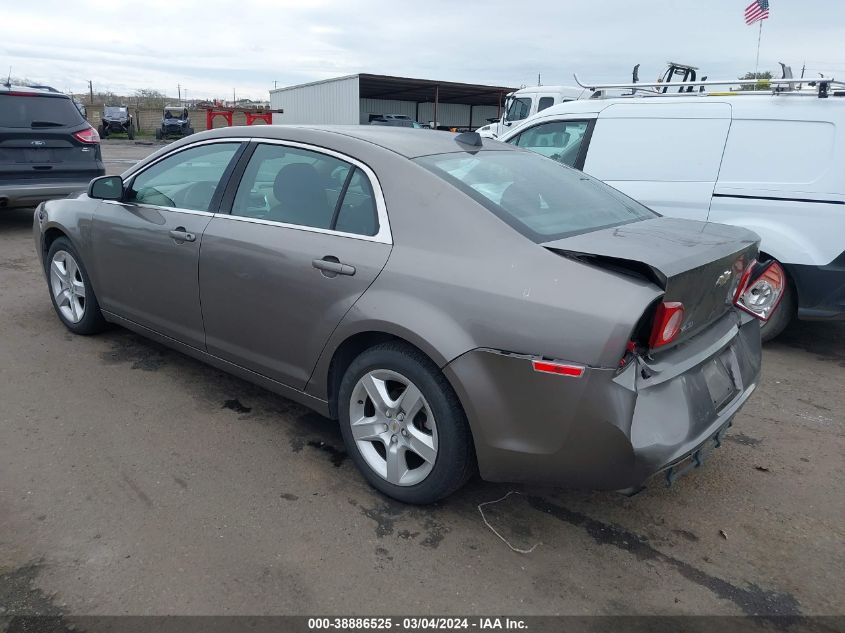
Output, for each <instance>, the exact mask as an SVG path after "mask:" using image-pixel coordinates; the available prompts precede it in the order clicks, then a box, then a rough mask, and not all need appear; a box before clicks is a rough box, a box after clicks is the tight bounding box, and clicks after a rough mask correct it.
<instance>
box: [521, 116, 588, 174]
mask: <svg viewBox="0 0 845 633" xmlns="http://www.w3.org/2000/svg"><path fill="white" fill-rule="evenodd" d="M587 125H588V122H587V121H552V122H550V123H542V124H540V125H535V126H534V127H532V128H530V129H528V130H525V131H524V132H523V133H522V134H520V135H519V136H517V137H515V138H513V139H511V140H509V141H508V142H509V143H511V144H513V145H518V146H519V147H524V148H525V149H530V150H531V151H533V152H537V153H538V154H542V155H543V156H545V157H546V158H551V159H553V160H556V161H557V162H559V163H563V164H564V165H568V166H569V167H574V166H576V162H577V161H578V158H579V156H580V155H581V147H582V145H583V144H584V139H585V138H586V133H587Z"/></svg>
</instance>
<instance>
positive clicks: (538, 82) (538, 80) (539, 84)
mask: <svg viewBox="0 0 845 633" xmlns="http://www.w3.org/2000/svg"><path fill="white" fill-rule="evenodd" d="M537 85H538V86H542V85H543V84H542V83H540V73H537Z"/></svg>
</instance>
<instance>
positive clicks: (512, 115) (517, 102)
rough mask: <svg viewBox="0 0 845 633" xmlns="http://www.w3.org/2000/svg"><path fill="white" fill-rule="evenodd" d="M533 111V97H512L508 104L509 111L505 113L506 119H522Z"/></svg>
mask: <svg viewBox="0 0 845 633" xmlns="http://www.w3.org/2000/svg"><path fill="white" fill-rule="evenodd" d="M529 112H531V98H530V97H519V98H518V99H512V100H511V102H510V103H509V104H508V111H507V112H506V113H505V120H506V121H522V119H524V118H526V117H527V116H528V113H529Z"/></svg>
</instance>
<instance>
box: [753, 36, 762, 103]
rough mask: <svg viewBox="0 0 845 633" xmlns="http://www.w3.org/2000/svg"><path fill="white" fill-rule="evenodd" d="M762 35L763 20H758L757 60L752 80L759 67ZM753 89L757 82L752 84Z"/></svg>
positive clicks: (755, 87) (755, 78)
mask: <svg viewBox="0 0 845 633" xmlns="http://www.w3.org/2000/svg"><path fill="white" fill-rule="evenodd" d="M762 37H763V20H760V29H759V30H758V31H757V61H756V62H754V80H755V81H756V80H757V79H758V77H757V72H758V70H759V69H760V39H761V38H762ZM754 90H757V84H756V83H755V84H754Z"/></svg>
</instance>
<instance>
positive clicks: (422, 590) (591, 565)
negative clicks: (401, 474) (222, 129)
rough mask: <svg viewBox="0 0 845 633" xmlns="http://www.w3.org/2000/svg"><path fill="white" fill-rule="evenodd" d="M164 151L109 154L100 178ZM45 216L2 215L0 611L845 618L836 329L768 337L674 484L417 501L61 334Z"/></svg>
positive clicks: (222, 384)
mask: <svg viewBox="0 0 845 633" xmlns="http://www.w3.org/2000/svg"><path fill="white" fill-rule="evenodd" d="M153 149H156V147H155V146H146V145H143V146H142V145H134V144H130V143H126V142H109V143H107V144H106V146H105V153H106V157H107V158H108V159H110V160H111V161H112V162H110V163H109V169H110V171H111V172H112V173H119V172H121V171H123V170H124V169H125V168H126V167H127V166H128V165H129V164H130V161H132V160H135V159H137V158H139V157H141V156H143V155H145V154H146V153H148V152H150V151H152V150H153ZM31 215H32V214H31V211H28V210H27V211H15V212H8V211H7V212H2V213H0V608H5V609H6V613H7V614H8V613H12V612H17V613H21V612H34V611H40V612H42V613H60V612H63V611H64V612H67V613H72V614H124V613H129V614H152V613H156V614H177V613H178V614H223V613H225V614H236V613H239V614H279V613H323V614H325V613H342V614H344V613H345V614H349V613H385V614H399V613H430V612H440V613H479V614H491V613H513V614H558V613H565V614H581V615H586V614H598V613H601V614H622V613H625V614H644V613H660V614H688V613H696V614H744V613H745V614H747V613H765V614H842V613H843V612H845V591H843V588H842V570H843V569H845V547H843V543H845V495H843V491H842V488H843V482H845V475H844V474H843V463H845V461H844V460H843V455H845V438H843V418H845V415H843V411H845V389H843V378H845V324H841V323H840V324H837V323H817V324H800V325H798V326H795V327H793V328H792V329H791V330H790V331H788V332H787V334H786V335H785V336H783V338H782V339H781V340H780V341H779V342H777V343H774V344H771V345H768V346H767V347H766V349H765V368H764V380H763V383H762V385H761V387H760V388H759V389H758V391H757V393H756V394H755V395H754V396H753V397H752V399H751V401H750V402H749V403H748V405H747V406H746V407H745V408H744V410H743V411H742V413H741V414H740V415H739V416H738V418H737V419H736V420H735V425H734V427H733V429H732V430H731V431H730V434H729V436H728V438H727V439H728V441H726V442H725V444H724V446H723V447H722V448H721V449H719V450H718V451H717V452H716V453H715V455H714V456H713V457H712V458H711V460H710V461H709V462H708V463H707V464H706V465H705V467H704V468H702V469H700V470H698V471H696V472H694V473H692V474H690V475H688V476H686V477H684V478H683V479H682V480H681V481H680V482H678V483H677V484H676V485H675V486H673V487H672V488H668V489H667V488H664V487H661V486H659V485H655V486H653V487H652V488H650V489H648V490H647V491H646V492H644V493H642V494H640V495H638V496H636V497H634V498H624V497H621V496H618V495H615V494H604V493H602V494H599V493H589V492H571V491H562V490H538V489H528V488H521V487H510V486H501V485H491V484H486V483H484V482H480V481H474V482H472V483H471V484H470V485H469V486H468V487H467V488H466V489H464V490H463V491H461V492H460V493H459V494H457V495H456V496H454V497H453V498H450V499H449V500H447V501H446V502H444V503H442V504H440V505H437V506H434V507H426V508H415V507H407V506H403V505H401V504H398V503H395V502H391V501H389V500H387V499H386V498H384V497H381V496H379V495H378V494H376V493H374V492H373V491H372V490H371V489H370V488H368V487H367V486H366V485H365V484H364V482H363V480H362V479H361V477H359V476H358V474H357V473H356V471H355V470H354V468H353V467H352V464H351V463H350V460H349V459H347V456H346V454H345V453H344V451H343V445H342V442H341V438H340V435H339V433H338V431H337V429H336V428H335V426H334V425H333V423H332V422H330V421H328V420H326V419H323V418H321V417H320V416H318V415H315V414H313V413H310V412H309V411H307V410H306V409H304V408H302V407H300V406H298V405H296V404H294V403H292V402H290V401H287V400H285V399H283V398H280V397H277V396H275V395H272V394H270V393H268V392H265V391H263V390H261V389H259V388H257V387H253V386H251V385H249V384H247V383H245V382H242V381H240V380H237V379H234V378H231V377H228V376H227V375H225V374H223V373H221V372H219V371H217V370H215V369H212V368H209V367H207V366H205V365H202V364H200V363H198V362H196V361H194V360H191V359H189V358H187V357H185V356H182V355H180V354H178V353H175V352H171V351H169V350H167V349H165V348H163V347H160V346H158V345H156V344H153V343H150V342H147V341H145V340H144V339H141V338H140V337H138V336H135V335H134V334H130V333H129V332H127V331H125V330H121V329H113V330H111V331H109V332H108V333H106V334H104V335H101V336H97V337H93V338H83V337H76V336H72V335H70V334H69V333H68V332H67V331H66V330H65V329H64V328H63V327H62V326H61V324H60V323H59V321H58V320H57V318H56V317H55V316H54V314H53V312H52V308H51V305H50V301H49V299H48V296H47V289H46V285H45V283H44V279H43V277H42V273H41V271H40V270H39V266H38V264H37V262H36V258H35V254H34V249H33V243H32V237H31ZM511 489H514V490H518V491H520V492H522V493H524V494H522V495H512V496H511V497H509V498H508V499H507V500H506V501H504V502H502V503H500V504H497V505H494V506H491V507H489V512H488V515H489V519H490V522H491V523H492V524H493V525H494V526H495V527H496V528H497V529H498V530H499V531H500V532H502V534H503V535H504V536H506V537H507V538H508V539H509V540H510V542H511V543H512V544H513V545H514V546H515V547H519V548H526V549H527V548H529V547H531V546H533V545H536V549H534V551H533V552H532V553H530V554H519V553H515V552H513V551H511V550H510V549H509V548H508V546H507V545H506V544H505V543H504V542H502V541H501V540H499V538H498V537H497V536H496V535H495V534H493V532H491V531H490V530H489V529H488V528H487V527H486V526H485V525H484V523H483V522H482V518H481V516H480V514H479V511H478V508H477V506H478V504H479V503H481V502H484V501H490V500H495V499H497V498H499V497H501V496H502V495H504V494H505V493H506V492H508V491H509V490H511ZM0 613H2V611H0Z"/></svg>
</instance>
